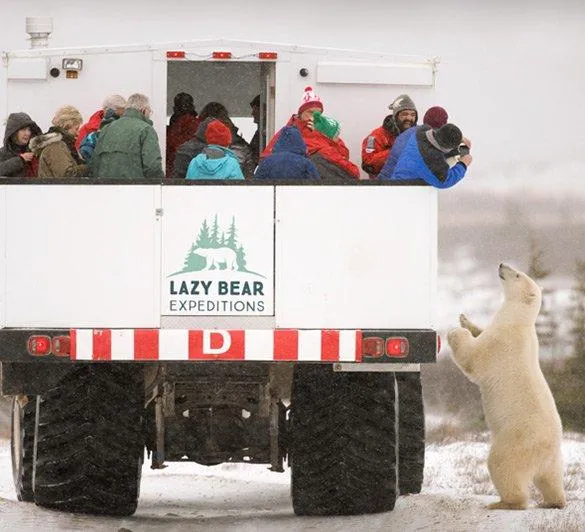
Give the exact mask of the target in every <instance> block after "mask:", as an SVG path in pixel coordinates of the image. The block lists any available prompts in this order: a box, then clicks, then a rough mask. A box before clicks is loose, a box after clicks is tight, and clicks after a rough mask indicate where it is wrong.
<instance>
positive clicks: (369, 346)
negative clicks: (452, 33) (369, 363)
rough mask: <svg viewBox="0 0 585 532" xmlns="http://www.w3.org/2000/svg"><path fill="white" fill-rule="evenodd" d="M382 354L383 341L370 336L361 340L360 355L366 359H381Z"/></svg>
mask: <svg viewBox="0 0 585 532" xmlns="http://www.w3.org/2000/svg"><path fill="white" fill-rule="evenodd" d="M383 354H384V339H383V338H378V337H377V336H370V337H369V338H364V339H363V340H362V355H364V356H367V357H381V356H382V355H383Z"/></svg>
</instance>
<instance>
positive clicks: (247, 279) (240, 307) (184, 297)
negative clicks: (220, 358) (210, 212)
mask: <svg viewBox="0 0 585 532" xmlns="http://www.w3.org/2000/svg"><path fill="white" fill-rule="evenodd" d="M167 282H168V285H167V286H168V288H167V289H168V306H167V309H166V310H167V312H168V313H169V314H183V315H206V316H209V315H224V316H225V315H242V314H245V315H256V314H264V315H265V314H266V311H267V310H268V308H267V307H268V305H267V303H268V301H270V300H271V299H272V293H271V292H272V286H271V283H270V285H268V283H267V282H266V276H265V275H263V274H262V273H260V272H257V271H254V270H252V269H250V267H249V266H248V263H247V255H246V249H245V247H244V245H243V244H242V243H241V242H240V241H239V238H238V228H237V225H236V220H235V217H232V219H231V223H230V224H229V226H227V227H224V228H222V227H221V226H220V224H219V221H218V216H217V215H215V216H214V217H213V220H212V221H209V222H208V220H207V219H204V220H203V222H202V224H201V227H200V229H199V233H198V234H197V237H196V238H195V240H194V241H193V242H192V244H191V245H190V246H189V247H188V249H187V250H186V254H185V257H184V260H183V267H182V268H181V269H180V270H179V271H176V272H174V273H171V274H170V275H168V276H167Z"/></svg>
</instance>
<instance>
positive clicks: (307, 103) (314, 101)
mask: <svg viewBox="0 0 585 532" xmlns="http://www.w3.org/2000/svg"><path fill="white" fill-rule="evenodd" d="M311 107H318V108H319V109H320V110H321V112H323V103H322V102H321V98H319V96H317V95H316V94H315V93H314V92H313V88H312V87H305V93H304V94H303V100H302V102H301V105H300V107H299V110H298V111H297V114H299V115H300V114H302V112H303V111H306V110H307V109H310V108H311Z"/></svg>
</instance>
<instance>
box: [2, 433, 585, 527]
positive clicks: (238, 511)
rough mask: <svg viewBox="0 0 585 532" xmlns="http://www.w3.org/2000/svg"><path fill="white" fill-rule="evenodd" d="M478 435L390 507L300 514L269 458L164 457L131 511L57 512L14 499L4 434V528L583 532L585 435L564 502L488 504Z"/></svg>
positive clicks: (146, 476)
mask: <svg viewBox="0 0 585 532" xmlns="http://www.w3.org/2000/svg"><path fill="white" fill-rule="evenodd" d="M487 449H488V446H487V444H486V443H483V442H466V443H463V442H457V443H452V444H448V445H430V446H429V447H428V451H427V463H426V470H425V486H424V488H423V493H421V494H420V495H414V496H408V497H401V498H399V499H398V501H397V503H396V508H395V510H394V511H393V512H389V513H386V514H376V515H367V516H355V517H334V518H331V517H329V518H307V517H296V516H295V515H294V513H293V510H292V505H291V502H290V494H289V491H290V482H289V476H288V473H280V474H279V473H272V472H270V471H268V470H267V469H266V467H265V466H258V465H243V464H224V465H221V466H216V467H203V466H199V465H197V464H190V463H185V464H174V463H171V464H169V467H167V468H166V469H164V470H158V471H153V470H151V469H150V468H149V467H148V466H147V465H145V466H144V469H143V479H142V489H141V497H140V503H139V506H138V510H137V512H136V514H135V515H134V516H132V517H129V518H123V519H120V518H103V517H93V516H85V515H73V514H62V513H59V512H54V511H49V510H44V509H42V508H39V507H36V506H35V505H34V504H32V503H19V502H17V501H16V497H15V494H14V491H13V487H12V478H11V465H10V452H9V446H8V443H7V442H5V441H2V442H0V530H10V531H20V530H43V531H47V530H104V531H120V530H126V531H132V532H139V531H150V530H165V531H183V530H185V531H186V530H190V531H193V530H197V531H202V530H215V531H217V530H221V531H224V530H225V531H228V530H237V531H239V532H244V531H271V532H272V531H307V530H319V532H321V531H345V530H356V529H361V530H367V531H378V530H380V531H382V530H384V531H393V530H396V531H400V532H405V531H414V530H425V531H427V530H429V531H445V530H448V531H449V532H459V531H461V532H463V531H487V530H490V531H491V530H493V531H496V530H497V531H502V530H505V531H511V530H514V531H524V530H547V531H548V530H559V531H561V530H562V531H573V530H574V531H577V530H582V526H583V523H585V503H584V497H585V442H583V441H575V440H572V439H570V440H566V441H565V443H564V454H565V461H566V465H567V471H568V472H570V474H568V475H567V480H566V484H567V488H568V492H567V495H568V499H569V504H568V506H567V508H566V509H565V510H562V511H561V510H542V509H537V508H534V509H530V510H528V511H526V512H510V511H489V510H487V509H486V508H485V506H486V504H487V503H489V502H492V501H494V500H496V498H495V495H494V493H493V491H492V487H491V484H490V483H489V479H488V477H487V469H486V466H485V458H486V456H487Z"/></svg>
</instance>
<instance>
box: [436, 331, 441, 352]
mask: <svg viewBox="0 0 585 532" xmlns="http://www.w3.org/2000/svg"><path fill="white" fill-rule="evenodd" d="M440 352H441V337H440V336H439V335H438V334H437V355H438V354H439V353H440Z"/></svg>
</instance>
